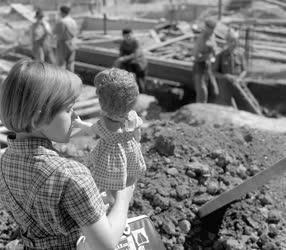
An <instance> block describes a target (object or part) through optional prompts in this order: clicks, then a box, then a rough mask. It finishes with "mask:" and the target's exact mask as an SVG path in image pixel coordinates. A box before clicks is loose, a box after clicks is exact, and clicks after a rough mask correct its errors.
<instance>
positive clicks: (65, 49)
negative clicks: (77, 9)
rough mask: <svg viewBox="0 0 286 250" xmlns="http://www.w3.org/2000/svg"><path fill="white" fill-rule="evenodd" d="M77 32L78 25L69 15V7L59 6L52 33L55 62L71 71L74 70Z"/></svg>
mask: <svg viewBox="0 0 286 250" xmlns="http://www.w3.org/2000/svg"><path fill="white" fill-rule="evenodd" d="M77 33H78V26H77V23H76V21H75V20H74V19H73V18H72V17H71V16H70V7H68V6H61V7H60V20H59V21H58V22H57V23H56V25H55V28H54V34H55V35H56V39H57V48H56V54H57V64H58V66H60V67H64V68H66V69H68V70H70V71H72V72H73V71H74V61H75V52H76V36H77Z"/></svg>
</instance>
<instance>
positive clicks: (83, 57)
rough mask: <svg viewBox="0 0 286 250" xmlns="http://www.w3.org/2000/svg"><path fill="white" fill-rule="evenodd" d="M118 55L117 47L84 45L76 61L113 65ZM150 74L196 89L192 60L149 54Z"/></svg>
mask: <svg viewBox="0 0 286 250" xmlns="http://www.w3.org/2000/svg"><path fill="white" fill-rule="evenodd" d="M117 57H118V51H117V50H116V49H105V48H94V47H91V46H82V47H81V48H79V49H78V50H77V53H76V61H77V62H80V63H85V64H91V65H96V66H99V67H103V68H109V67H112V65H113V63H114V61H115V60H116V59H117ZM147 59H148V75H149V76H151V77H155V78H159V79H168V80H169V81H174V82H179V83H181V84H182V85H188V86H189V87H190V88H191V89H194V86H193V81H192V79H193V78H192V67H193V64H192V63H190V62H184V61H178V60H171V59H168V60H166V59H160V58H157V57H155V56H148V57H147Z"/></svg>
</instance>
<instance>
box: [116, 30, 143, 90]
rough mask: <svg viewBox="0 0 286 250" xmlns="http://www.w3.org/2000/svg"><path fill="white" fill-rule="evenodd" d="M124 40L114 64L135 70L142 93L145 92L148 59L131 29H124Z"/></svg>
mask: <svg viewBox="0 0 286 250" xmlns="http://www.w3.org/2000/svg"><path fill="white" fill-rule="evenodd" d="M122 36H123V40H122V42H121V44H120V48H119V58H118V59H117V60H116V61H115V63H114V66H115V67H118V68H121V69H125V70H127V71H129V72H133V73H134V74H135V76H136V81H137V84H138V86H139V91H140V93H142V92H145V78H146V73H147V60H146V58H145V56H144V53H143V50H142V48H141V46H140V44H139V42H138V40H137V39H136V38H135V37H134V36H133V32H132V30H131V29H129V28H126V29H123V30H122Z"/></svg>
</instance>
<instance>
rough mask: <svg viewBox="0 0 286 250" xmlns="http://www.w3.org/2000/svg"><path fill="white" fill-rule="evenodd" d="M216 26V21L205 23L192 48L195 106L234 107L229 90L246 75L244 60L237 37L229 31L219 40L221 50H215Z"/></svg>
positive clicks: (231, 90)
mask: <svg viewBox="0 0 286 250" xmlns="http://www.w3.org/2000/svg"><path fill="white" fill-rule="evenodd" d="M216 26H217V23H216V21H214V20H212V19H207V20H206V21H205V24H204V29H203V31H202V32H201V34H200V35H199V37H198V38H197V41H196V43H195V46H194V50H193V55H194V68H193V72H194V85H195V90H196V102H198V103H206V102H208V101H210V102H215V103H218V104H224V105H232V106H235V105H236V104H235V96H234V95H235V91H234V90H233V89H231V88H232V86H233V84H234V83H235V82H236V81H237V80H238V79H242V78H243V77H244V76H245V75H246V64H245V57H244V54H243V53H242V51H241V50H240V49H239V47H238V45H239V36H238V33H237V32H236V31H235V30H233V29H232V28H228V29H227V31H226V32H225V34H224V37H223V38H222V39H223V42H224V44H223V47H220V46H218V43H217V42H216V37H215V34H214V30H215V28H216Z"/></svg>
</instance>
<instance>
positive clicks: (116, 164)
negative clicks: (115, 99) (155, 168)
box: [89, 111, 146, 190]
mask: <svg viewBox="0 0 286 250" xmlns="http://www.w3.org/2000/svg"><path fill="white" fill-rule="evenodd" d="M128 119H130V120H133V121H134V123H135V126H134V127H133V128H131V129H130V128H129V129H128V128H126V129H125V130H123V131H122V132H112V131H110V130H108V129H107V128H106V126H105V122H104V120H103V119H100V120H99V121H98V122H97V123H96V124H95V125H93V127H92V129H93V130H94V133H95V134H97V135H98V136H99V137H100V139H99V140H98V142H97V145H96V146H95V148H94V150H93V151H92V152H91V153H90V157H89V166H90V169H91V173H92V175H93V177H94V179H95V182H96V185H97V186H98V187H99V188H100V189H101V190H120V189H123V188H125V187H126V183H127V178H128V179H129V178H132V179H133V180H137V179H138V177H139V176H140V175H142V174H143V173H144V171H145V170H146V165H145V161H144V158H143V155H142V152H141V145H140V142H139V140H140V139H139V138H138V137H139V136H138V134H140V127H141V126H142V123H143V122H142V120H141V118H140V117H139V116H138V115H137V114H136V112H135V111H130V113H129V115H128ZM125 127H126V126H125Z"/></svg>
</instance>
